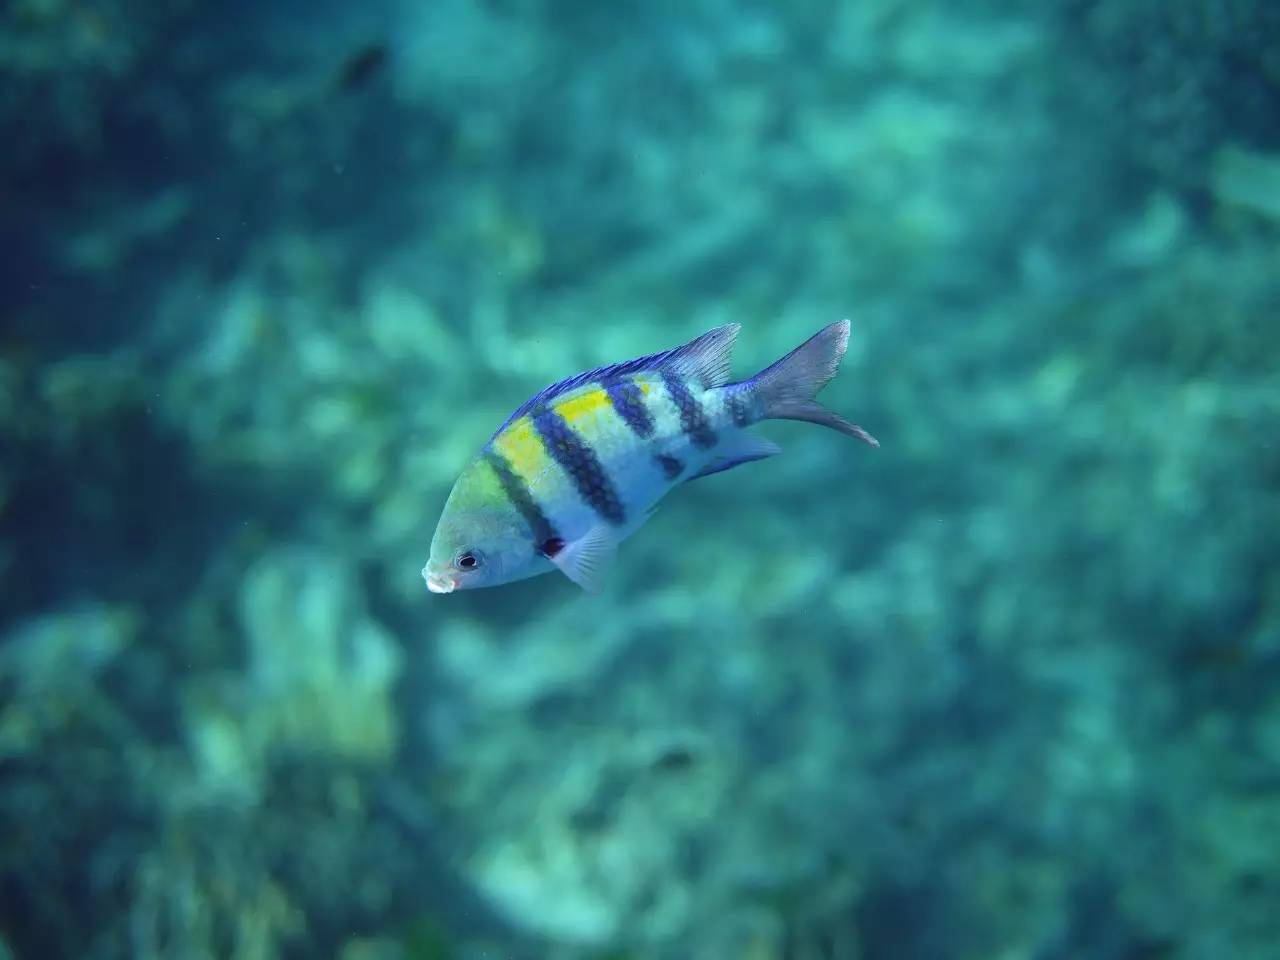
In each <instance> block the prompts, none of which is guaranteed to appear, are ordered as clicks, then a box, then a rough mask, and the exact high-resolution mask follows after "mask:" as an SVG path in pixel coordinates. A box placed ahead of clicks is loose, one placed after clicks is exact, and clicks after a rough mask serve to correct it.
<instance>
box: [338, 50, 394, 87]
mask: <svg viewBox="0 0 1280 960" xmlns="http://www.w3.org/2000/svg"><path fill="white" fill-rule="evenodd" d="M390 56H391V52H390V51H389V50H388V49H387V45H386V44H385V43H370V44H368V45H366V46H363V47H361V48H360V49H359V50H357V51H356V52H355V53H353V54H351V56H349V57H347V59H346V60H345V61H343V64H342V66H341V67H340V68H339V69H338V75H337V77H336V78H335V79H334V84H333V85H334V87H335V88H336V89H338V90H340V91H343V92H346V91H351V90H356V89H359V88H360V87H363V86H364V85H365V84H366V83H368V82H369V81H370V80H372V79H373V78H374V77H375V76H377V75H378V74H379V73H380V72H381V71H382V69H383V68H384V67H385V66H386V65H387V60H388V59H389V57H390Z"/></svg>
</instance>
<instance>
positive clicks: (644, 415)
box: [604, 377, 653, 438]
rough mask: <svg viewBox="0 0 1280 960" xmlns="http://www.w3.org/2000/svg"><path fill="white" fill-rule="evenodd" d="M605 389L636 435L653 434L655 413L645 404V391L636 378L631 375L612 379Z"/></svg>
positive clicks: (619, 414) (648, 435)
mask: <svg viewBox="0 0 1280 960" xmlns="http://www.w3.org/2000/svg"><path fill="white" fill-rule="evenodd" d="M604 389H605V392H606V393H608V395H609V402H610V403H612V404H613V409H614V410H616V411H618V416H620V417H622V419H623V420H625V421H626V423H627V426H629V427H630V428H631V429H632V430H633V431H635V434H636V436H639V437H646V438H647V437H651V436H653V415H652V414H651V413H649V408H648V407H646V406H645V405H644V391H642V390H641V389H640V387H639V385H638V384H637V383H636V382H635V381H634V380H632V379H631V378H630V377H621V378H618V379H616V380H610V381H608V382H607V383H606V384H605V385H604Z"/></svg>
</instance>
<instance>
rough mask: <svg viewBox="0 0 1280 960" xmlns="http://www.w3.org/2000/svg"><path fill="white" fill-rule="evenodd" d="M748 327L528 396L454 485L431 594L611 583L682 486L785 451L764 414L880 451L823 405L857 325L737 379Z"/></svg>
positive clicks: (719, 331)
mask: <svg viewBox="0 0 1280 960" xmlns="http://www.w3.org/2000/svg"><path fill="white" fill-rule="evenodd" d="M738 330H739V325H738V324H736V323H734V324H728V325H726V326H723V327H717V328H716V329H714V330H711V331H709V332H707V333H704V334H703V335H702V336H700V337H698V338H697V339H695V340H691V341H690V342H689V343H686V344H685V345H684V346H682V347H676V348H675V349H673V350H666V351H664V352H662V353H655V354H652V355H650V356H647V357H640V358H639V359H637V360H629V361H627V362H625V363H615V364H611V365H609V366H604V367H599V368H597V369H595V370H588V371H587V372H586V373H580V374H578V375H577V376H575V377H570V378H569V379H567V380H561V381H560V382H559V383H556V384H552V385H551V386H549V387H547V388H546V389H545V390H543V391H542V392H541V393H538V394H536V395H535V396H533V397H531V398H530V399H529V400H527V401H526V402H525V403H523V404H522V405H521V406H520V407H519V408H518V409H517V410H516V411H515V412H514V413H512V414H511V416H510V417H508V418H507V420H506V422H505V423H503V424H502V426H500V427H499V428H498V429H497V431H496V432H495V433H494V434H493V436H492V437H490V438H489V442H488V443H486V444H485V445H484V447H483V449H482V450H481V451H480V453H479V454H478V455H477V456H476V457H475V459H473V460H472V461H471V462H470V463H469V464H468V465H467V466H466V468H465V469H464V470H463V471H462V474H461V476H459V477H458V480H457V482H456V483H455V484H454V487H453V490H452V492H450V494H449V499H448V500H447V502H446V503H445V506H444V513H443V514H442V515H441V517H440V522H439V525H438V526H437V527H436V532H435V536H434V537H433V538H432V540H431V557H430V559H429V560H428V561H427V564H426V566H425V567H423V568H422V577H423V579H424V580H426V582H427V587H428V589H430V590H431V591H432V592H433V593H452V592H453V591H454V590H466V589H471V588H474V587H492V586H496V585H498V584H502V583H509V582H511V581H513V580H522V579H524V578H526V577H532V576H536V575H537V574H540V573H547V572H549V571H551V570H555V569H559V570H560V571H561V572H562V573H564V574H565V575H566V576H567V577H568V578H569V579H570V580H572V581H573V582H574V583H576V584H578V585H579V586H581V587H583V588H584V589H586V590H589V591H592V592H595V591H597V590H599V589H600V587H601V583H602V580H603V577H604V575H605V572H606V571H607V569H608V567H609V565H610V563H611V561H612V560H613V558H614V555H615V553H616V551H617V547H618V544H619V543H621V542H622V541H623V540H624V539H626V538H627V537H628V536H630V535H631V534H632V533H634V532H635V531H636V530H637V529H639V527H640V526H641V525H642V524H643V523H644V522H645V520H647V519H648V517H649V515H650V513H651V512H652V511H653V509H654V507H655V506H656V504H657V503H658V501H659V500H661V499H662V498H663V497H664V496H665V495H666V494H667V493H668V492H669V491H670V490H671V489H672V488H673V487H675V486H677V485H679V484H681V483H686V482H688V481H690V480H696V479H698V478H699V477H708V476H711V475H712V474H715V473H720V472H722V471H724V470H731V469H733V468H734V467H737V466H740V465H741V464H744V463H751V462H752V461H755V460H763V459H764V458H765V457H771V456H773V455H774V454H776V453H778V452H779V450H780V448H779V447H778V446H777V445H776V444H774V443H773V442H771V441H769V440H766V439H765V438H763V437H760V436H757V435H755V434H753V433H751V432H750V431H749V428H750V427H751V426H752V424H755V423H758V422H760V421H761V420H805V421H808V422H810V423H817V424H821V425H822V426H825V427H830V428H832V429H833V430H838V431H839V432H840V433H843V434H846V435H847V436H850V437H856V438H857V439H859V440H862V441H864V442H866V443H869V444H871V445H872V446H873V447H878V446H879V443H877V442H876V440H875V439H874V438H873V437H872V436H871V435H870V434H868V433H867V432H866V431H865V430H863V429H862V428H861V427H859V426H857V425H856V424H853V423H850V422H849V421H848V420H845V419H844V418H843V417H841V416H839V415H838V414H835V413H833V412H832V411H830V410H828V409H827V408H825V407H823V406H822V405H821V404H819V403H818V402H817V400H815V399H814V398H815V397H816V396H817V394H818V391H820V390H821V389H822V388H823V387H824V386H826V384H827V382H828V381H829V380H830V379H831V378H832V377H833V376H835V373H836V368H837V367H838V366H839V365H840V360H841V358H842V357H843V356H844V352H845V348H846V347H847V346H848V343H849V321H848V320H841V321H839V322H838V323H833V324H831V325H830V326H829V327H826V328H825V329H823V330H821V331H819V332H818V333H816V334H814V336H812V337H810V338H809V339H808V340H806V341H805V342H804V343H803V344H801V345H800V346H799V347H797V348H796V349H794V350H792V351H791V352H790V353H788V354H787V355H786V356H785V357H783V358H782V359H781V360H778V361H777V362H776V363H773V364H771V365H770V366H768V367H766V368H765V369H764V370H762V371H761V372H760V373H758V374H756V375H755V376H754V377H752V378H751V379H749V380H742V381H739V382H737V383H730V382H729V358H730V353H731V351H732V349H733V343H734V340H735V338H736V337H737V335H738Z"/></svg>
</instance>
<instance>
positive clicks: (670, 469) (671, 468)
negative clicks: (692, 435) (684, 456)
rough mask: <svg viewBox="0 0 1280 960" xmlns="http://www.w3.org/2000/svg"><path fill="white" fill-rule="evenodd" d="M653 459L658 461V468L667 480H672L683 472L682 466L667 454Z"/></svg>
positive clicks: (661, 454)
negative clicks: (660, 468)
mask: <svg viewBox="0 0 1280 960" xmlns="http://www.w3.org/2000/svg"><path fill="white" fill-rule="evenodd" d="M653 459H655V460H656V461H658V466H660V467H662V472H663V474H664V475H665V476H666V478H667V479H668V480H674V479H675V478H676V477H678V476H680V473H681V471H683V470H684V464H683V463H681V462H680V461H679V460H678V459H676V458H675V457H673V456H670V455H668V454H665V453H660V454H658V455H657V456H655V457H654V458H653Z"/></svg>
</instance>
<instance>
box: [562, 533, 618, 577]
mask: <svg viewBox="0 0 1280 960" xmlns="http://www.w3.org/2000/svg"><path fill="white" fill-rule="evenodd" d="M617 553H618V541H617V535H616V533H615V532H614V530H613V528H612V527H609V526H607V525H605V524H600V525H598V526H594V527H592V528H591V529H590V530H588V531H587V532H586V533H585V534H583V535H582V536H581V537H579V538H578V539H577V540H573V541H571V542H569V543H566V544H565V545H564V546H563V547H561V548H560V549H559V550H558V551H557V552H556V553H555V554H553V555H551V556H548V557H547V559H548V560H550V561H551V562H552V563H554V564H555V565H556V566H557V567H559V568H560V572H561V573H563V574H564V575H565V576H566V577H568V578H569V579H570V580H572V581H573V582H574V583H576V584H577V585H578V586H580V587H581V588H582V589H583V590H586V591H587V592H588V593H599V592H600V590H601V588H602V587H603V585H604V577H605V574H606V573H608V571H609V567H610V566H612V565H613V558H614V557H615V556H616V555H617Z"/></svg>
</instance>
